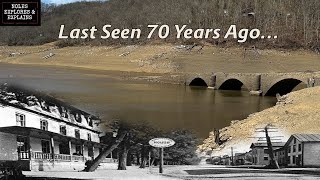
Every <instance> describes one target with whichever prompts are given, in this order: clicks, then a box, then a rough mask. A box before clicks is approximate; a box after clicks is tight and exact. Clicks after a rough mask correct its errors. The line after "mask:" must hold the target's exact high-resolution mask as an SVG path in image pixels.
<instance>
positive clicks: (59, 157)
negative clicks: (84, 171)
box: [31, 152, 87, 161]
mask: <svg viewBox="0 0 320 180" xmlns="http://www.w3.org/2000/svg"><path fill="white" fill-rule="evenodd" d="M31 159H37V160H53V159H54V160H55V161H86V160H87V159H86V158H85V157H83V156H76V155H72V156H71V155H66V154H51V153H42V152H31Z"/></svg>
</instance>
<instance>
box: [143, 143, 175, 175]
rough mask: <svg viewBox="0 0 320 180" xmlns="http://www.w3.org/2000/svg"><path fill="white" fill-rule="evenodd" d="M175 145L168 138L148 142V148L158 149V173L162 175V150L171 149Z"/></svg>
mask: <svg viewBox="0 0 320 180" xmlns="http://www.w3.org/2000/svg"><path fill="white" fill-rule="evenodd" d="M175 143H176V142H174V140H172V139H169V138H154V139H151V140H150V141H149V144H150V146H152V147H156V148H160V164H159V173H163V148H167V147H171V146H173V145H174V144H175Z"/></svg>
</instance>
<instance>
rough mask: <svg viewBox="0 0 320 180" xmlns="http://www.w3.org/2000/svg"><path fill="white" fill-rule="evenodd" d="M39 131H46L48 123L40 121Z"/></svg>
mask: <svg viewBox="0 0 320 180" xmlns="http://www.w3.org/2000/svg"><path fill="white" fill-rule="evenodd" d="M40 129H41V130H44V131H48V121H46V120H41V121H40Z"/></svg>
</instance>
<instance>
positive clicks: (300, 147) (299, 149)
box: [298, 144, 302, 152]
mask: <svg viewBox="0 0 320 180" xmlns="http://www.w3.org/2000/svg"><path fill="white" fill-rule="evenodd" d="M301 150H302V146H301V144H299V146H298V151H299V152H300V151H301Z"/></svg>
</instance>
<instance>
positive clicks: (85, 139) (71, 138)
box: [0, 92, 105, 171]
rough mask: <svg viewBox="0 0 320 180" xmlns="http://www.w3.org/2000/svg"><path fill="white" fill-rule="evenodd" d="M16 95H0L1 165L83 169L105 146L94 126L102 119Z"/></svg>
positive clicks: (43, 169) (23, 168) (36, 169)
mask: <svg viewBox="0 0 320 180" xmlns="http://www.w3.org/2000/svg"><path fill="white" fill-rule="evenodd" d="M16 96H17V95H15V94H12V93H7V94H6V96H3V92H2V97H1V96H0V97H1V101H0V117H1V118H0V162H2V163H6V162H11V163H16V164H17V165H18V166H20V167H21V169H22V170H32V171H70V170H83V169H84V167H85V162H86V161H87V160H92V159H93V158H95V157H97V156H98V155H99V149H100V148H103V147H105V145H104V144H101V143H100V139H99V133H100V132H98V131H97V130H96V127H94V120H98V118H96V117H94V116H92V115H90V114H88V113H86V112H83V111H81V110H78V109H76V108H74V107H71V106H63V105H59V104H57V103H55V104H49V103H47V102H44V101H42V100H39V99H37V98H36V97H33V96H28V97H26V99H28V98H29V99H32V100H31V101H27V102H24V103H21V102H20V101H17V100H16V99H17V98H15V97H16Z"/></svg>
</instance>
